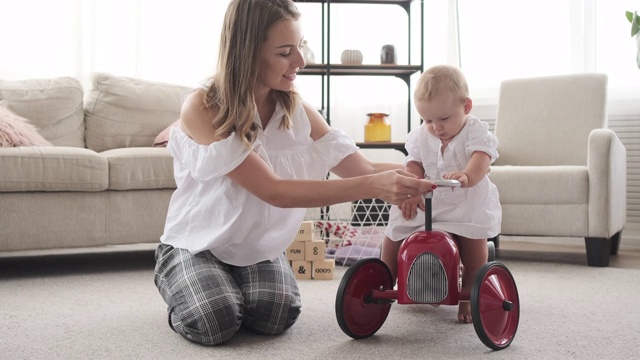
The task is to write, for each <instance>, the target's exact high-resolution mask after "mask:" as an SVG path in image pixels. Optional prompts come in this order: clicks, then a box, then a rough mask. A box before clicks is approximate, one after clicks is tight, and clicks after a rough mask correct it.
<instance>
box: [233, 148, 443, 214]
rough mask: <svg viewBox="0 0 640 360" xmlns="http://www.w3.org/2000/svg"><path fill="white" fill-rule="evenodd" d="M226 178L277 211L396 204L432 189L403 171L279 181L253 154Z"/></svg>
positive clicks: (431, 186)
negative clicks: (347, 204) (379, 202)
mask: <svg viewBox="0 0 640 360" xmlns="http://www.w3.org/2000/svg"><path fill="white" fill-rule="evenodd" d="M228 176H229V177H230V178H231V179H232V180H233V181H234V182H236V183H237V184H239V185H240V186H242V187H243V188H245V189H247V190H248V191H250V192H251V193H253V194H254V195H255V196H257V197H259V198H260V199H262V200H263V201H265V202H267V203H269V204H271V205H273V206H277V207H320V206H328V205H333V204H338V203H343V202H349V201H354V200H359V199H369V198H378V199H382V200H384V201H386V202H389V203H392V204H400V203H402V201H404V200H406V199H407V195H411V196H417V195H423V194H426V193H427V192H429V191H431V190H433V189H434V188H435V185H434V184H433V183H431V182H429V181H426V180H422V179H417V178H415V177H414V176H413V175H412V174H410V173H408V172H406V171H403V170H390V171H385V172H381V173H378V174H375V175H366V176H359V177H353V178H349V179H332V180H293V179H282V178H280V177H279V176H277V175H276V174H275V173H274V172H273V171H272V170H271V168H270V167H269V166H268V165H267V164H266V163H265V162H264V160H262V158H261V157H260V156H259V155H258V154H256V153H255V152H251V153H250V154H249V156H247V158H246V159H245V160H244V161H243V162H242V163H241V164H240V165H239V166H238V167H237V168H235V169H234V170H233V171H231V172H230V173H229V174H228Z"/></svg>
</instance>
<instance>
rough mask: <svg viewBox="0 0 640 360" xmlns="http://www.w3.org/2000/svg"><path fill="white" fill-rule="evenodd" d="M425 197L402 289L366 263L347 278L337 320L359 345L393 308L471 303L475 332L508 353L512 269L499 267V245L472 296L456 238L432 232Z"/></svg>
mask: <svg viewBox="0 0 640 360" xmlns="http://www.w3.org/2000/svg"><path fill="white" fill-rule="evenodd" d="M433 182H434V183H435V184H436V185H438V186H451V187H455V186H460V182H459V181H457V180H435V181H433ZM432 196H433V195H432V193H428V194H427V195H425V208H426V211H425V230H424V231H417V232H415V233H413V234H411V235H410V236H409V237H407V238H406V239H405V240H404V242H403V243H402V245H401V246H400V249H399V251H398V286H397V290H394V284H392V279H391V272H390V271H389V268H388V267H387V265H386V264H385V263H384V262H382V260H380V259H378V258H367V259H362V260H359V261H357V262H356V263H354V264H353V265H351V266H350V267H349V269H348V270H347V271H346V273H345V274H344V276H343V278H342V281H341V282H340V286H339V288H338V294H337V296H336V317H337V319H338V324H339V325H340V328H341V329H342V331H344V332H345V333H346V334H347V335H349V336H351V337H352V338H354V339H363V338H366V337H369V336H371V335H373V334H375V333H376V332H377V331H378V330H379V329H380V327H381V326H382V324H383V323H384V322H385V320H386V319H387V315H388V314H389V310H390V309H391V304H392V303H394V302H395V301H396V300H397V302H398V304H432V305H458V304H459V302H460V301H470V303H471V304H470V305H471V315H472V317H473V327H474V329H475V331H476V334H477V335H478V337H479V338H480V340H481V341H482V342H483V343H484V344H485V345H486V346H488V347H489V348H491V349H494V350H502V349H504V348H506V347H508V346H509V345H510V344H511V342H512V341H513V338H514V336H515V334H516V330H517V329H518V321H519V319H520V303H519V297H518V289H517V288H516V284H515V282H514V280H513V276H512V275H511V272H510V271H509V269H507V267H506V266H505V265H504V264H502V263H500V262H498V261H495V260H494V259H495V247H494V244H493V242H490V241H489V242H487V246H488V247H489V258H488V262H487V263H486V264H485V265H483V267H482V268H481V269H480V270H479V271H478V273H477V275H476V277H475V279H474V282H473V284H472V287H471V291H470V292H469V291H462V290H461V282H460V254H459V252H458V246H457V244H456V242H455V241H454V240H453V238H452V237H451V235H449V234H448V233H446V232H444V231H438V230H433V229H432V219H431V216H432V215H431V213H432V210H431V198H432Z"/></svg>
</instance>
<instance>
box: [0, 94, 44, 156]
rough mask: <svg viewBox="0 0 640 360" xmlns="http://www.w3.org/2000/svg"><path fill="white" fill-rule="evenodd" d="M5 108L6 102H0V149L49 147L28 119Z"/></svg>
mask: <svg viewBox="0 0 640 360" xmlns="http://www.w3.org/2000/svg"><path fill="white" fill-rule="evenodd" d="M5 106H6V102H5V101H0V147H7V146H50V145H51V143H50V142H48V141H47V140H46V139H45V138H43V137H42V135H40V134H39V133H38V129H37V128H36V127H35V126H33V124H31V122H30V121H29V120H28V119H25V118H23V117H22V116H20V115H18V114H16V113H14V112H13V111H11V110H9V109H7V108H6V107H5Z"/></svg>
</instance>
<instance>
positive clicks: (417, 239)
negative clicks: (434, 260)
mask: <svg viewBox="0 0 640 360" xmlns="http://www.w3.org/2000/svg"><path fill="white" fill-rule="evenodd" d="M424 253H431V254H434V255H435V256H436V257H438V258H439V259H440V262H441V263H442V265H443V267H444V269H445V272H446V274H447V277H448V279H449V281H448V284H449V285H448V286H449V290H448V291H447V294H448V295H447V297H446V298H445V299H444V300H443V301H441V302H439V304H443V305H458V302H459V300H460V298H459V291H460V289H459V287H458V284H459V280H460V253H459V252H458V246H457V244H456V242H455V241H454V240H453V238H452V237H451V235H449V234H448V233H446V232H444V231H438V230H434V231H418V232H415V233H413V234H411V235H410V236H409V237H408V238H406V239H405V241H404V242H403V243H402V245H400V249H399V251H398V304H416V303H417V302H416V301H414V300H412V299H411V298H410V297H409V296H408V294H407V290H406V289H407V286H409V283H408V281H409V270H410V269H411V265H412V264H413V263H414V261H415V260H416V258H417V257H418V256H420V255H422V254H424Z"/></svg>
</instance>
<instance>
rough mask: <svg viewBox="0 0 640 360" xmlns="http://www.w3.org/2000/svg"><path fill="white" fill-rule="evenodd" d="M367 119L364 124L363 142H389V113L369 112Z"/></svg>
mask: <svg viewBox="0 0 640 360" xmlns="http://www.w3.org/2000/svg"><path fill="white" fill-rule="evenodd" d="M367 116H368V117H369V121H368V122H367V124H366V125H365V126H364V141H365V142H391V123H390V122H389V114H385V113H369V114H367Z"/></svg>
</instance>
